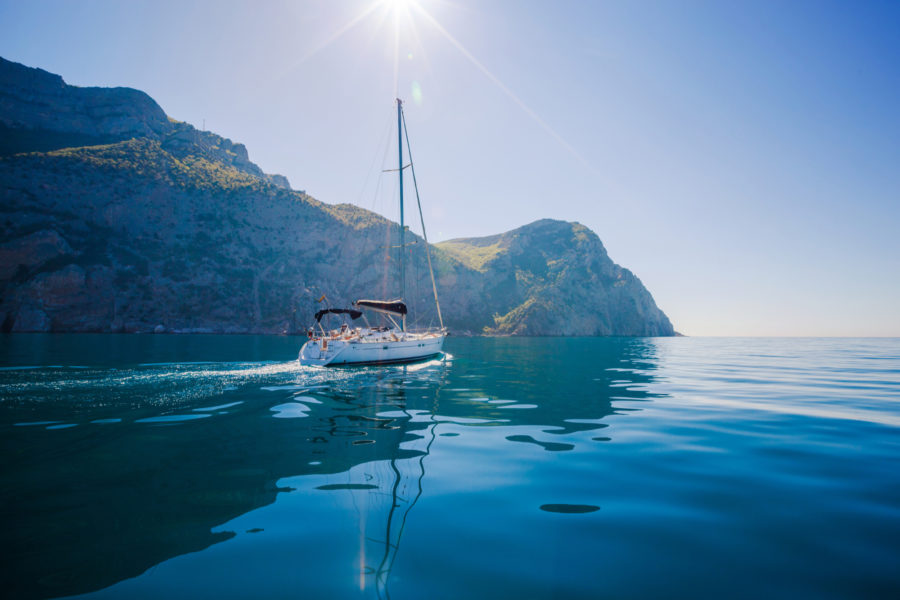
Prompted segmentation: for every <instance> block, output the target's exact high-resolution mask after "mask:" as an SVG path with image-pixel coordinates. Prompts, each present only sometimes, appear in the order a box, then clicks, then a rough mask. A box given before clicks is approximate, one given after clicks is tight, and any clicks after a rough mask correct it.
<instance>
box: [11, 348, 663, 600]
mask: <svg viewBox="0 0 900 600" xmlns="http://www.w3.org/2000/svg"><path fill="white" fill-rule="evenodd" d="M8 339H9V342H10V343H9V344H7V345H6V346H5V348H4V354H3V355H2V358H3V359H4V364H5V365H8V367H7V369H6V370H4V371H2V375H0V391H2V397H3V401H4V402H3V404H2V416H3V420H2V428H3V433H4V435H3V438H2V439H3V441H2V444H3V448H2V451H3V455H4V457H7V461H6V464H5V465H4V468H3V475H4V477H3V487H2V501H3V510H4V514H5V515H7V517H8V518H7V519H6V522H7V527H6V528H5V530H4V533H3V534H2V535H3V538H4V539H3V540H2V541H3V543H4V545H5V547H7V548H11V549H12V550H13V551H12V552H11V553H10V556H9V557H8V559H7V560H6V561H4V563H3V567H2V569H3V578H4V581H6V582H8V584H7V591H8V593H10V595H11V596H12V597H22V598H51V597H59V596H66V595H72V594H82V593H91V595H92V596H96V597H110V598H113V597H133V596H162V595H174V596H180V597H184V596H198V597H199V596H205V595H210V594H212V593H215V594H216V595H218V596H222V597H246V596H248V595H249V596H252V595H262V596H280V595H285V594H286V590H293V591H296V593H297V594H298V595H305V594H308V595H312V596H319V595H321V596H324V595H329V596H332V597H333V596H337V597H343V596H354V595H358V594H359V592H360V590H362V591H363V592H364V593H365V594H366V595H368V594H372V595H374V596H377V597H384V598H387V597H390V596H391V591H394V593H395V594H396V591H395V590H393V588H395V587H396V586H398V585H399V586H400V587H401V588H403V591H402V592H401V595H402V596H403V597H411V595H412V596H415V595H416V594H415V590H416V589H419V588H420V583H421V582H418V583H417V581H416V578H415V576H414V575H412V576H411V574H412V573H414V572H415V565H418V564H420V563H421V561H423V560H428V556H429V555H433V556H434V557H435V558H438V556H439V555H440V554H441V553H442V552H444V551H446V549H448V548H456V550H457V551H458V550H462V548H458V547H456V543H457V542H456V541H453V540H448V539H446V537H444V538H443V539H432V537H431V536H432V535H434V534H435V533H436V532H442V535H443V534H446V528H447V527H450V528H451V529H453V528H454V525H453V523H454V522H459V523H466V525H464V526H461V527H460V528H459V530H458V531H457V532H456V533H459V534H460V540H461V541H464V542H465V543H466V544H468V543H469V542H471V541H474V543H476V544H478V543H480V542H479V538H481V537H482V535H481V533H479V532H483V533H485V534H491V535H494V534H496V532H495V531H494V526H495V525H496V524H497V523H499V522H502V519H503V518H504V515H509V514H510V510H509V507H512V512H513V514H514V513H515V512H516V511H519V510H527V511H535V510H538V514H539V513H540V511H539V509H540V508H543V509H544V510H554V508H553V507H557V508H558V507H562V509H560V511H561V512H565V511H566V510H567V509H566V507H571V506H583V505H585V504H589V503H586V502H582V503H575V502H573V503H567V502H565V501H566V500H570V499H571V498H567V497H566V496H573V497H575V498H574V499H575V500H578V499H579V498H578V497H579V496H581V495H583V494H578V493H559V494H557V493H552V490H548V493H547V494H540V497H532V496H531V495H530V494H527V493H526V494H524V495H523V494H522V492H523V490H522V487H521V486H522V484H523V483H524V482H528V481H529V476H528V475H527V473H522V472H519V471H520V470H521V469H522V467H523V466H527V465H528V464H529V463H528V461H529V460H534V459H536V458H537V462H536V463H535V464H536V465H539V464H540V463H541V462H542V459H539V458H538V455H535V454H534V453H535V451H537V452H538V453H544V454H546V455H547V456H552V455H558V454H559V453H560V452H567V451H572V450H575V449H576V446H579V445H582V446H583V445H585V444H587V445H588V446H592V445H597V444H598V442H604V441H606V440H608V439H609V437H608V436H600V437H596V435H595V434H596V432H597V431H598V430H601V429H603V428H605V427H606V424H605V423H603V422H601V421H602V420H603V419H604V418H605V417H606V416H608V415H610V414H612V413H613V412H614V411H613V408H612V401H613V400H614V399H617V400H621V401H626V400H644V399H646V398H648V397H649V394H648V393H647V392H646V391H645V390H644V389H643V385H644V384H645V383H647V382H649V381H651V379H652V375H651V373H652V370H653V368H654V345H653V343H652V342H648V341H640V340H618V341H605V342H603V343H601V344H599V345H597V344H596V340H594V341H593V342H591V343H589V344H588V345H585V344H586V342H585V341H583V340H550V341H548V340H502V339H498V340H485V339H476V340H466V339H454V340H452V345H453V346H454V347H456V348H457V349H459V350H458V354H459V358H452V357H449V356H447V357H444V358H442V359H440V360H432V361H428V362H423V363H418V364H414V365H408V366H397V367H389V368H385V367H368V368H348V369H335V370H322V369H310V368H302V367H299V366H298V365H297V364H296V362H293V361H291V362H249V363H248V362H234V361H232V360H230V359H233V358H235V357H238V356H247V355H248V348H247V344H248V343H249V342H252V344H253V346H252V350H253V352H254V353H255V355H256V356H258V357H260V358H268V357H276V356H278V355H279V354H281V355H285V354H286V355H288V356H289V355H290V354H287V353H288V352H292V351H293V348H292V346H291V344H293V343H294V341H293V340H292V339H290V338H274V339H271V338H246V337H240V338H228V337H210V338H192V339H190V340H185V339H181V338H177V337H167V338H158V337H156V338H137V337H131V338H127V337H122V336H31V337H29V336H10V337H9V338H8ZM288 342H289V343H288ZM167 345H168V346H167ZM585 351H590V352H591V353H592V357H593V358H592V360H593V362H592V364H591V368H590V369H580V370H577V369H576V370H572V369H571V368H570V367H571V365H570V364H569V357H570V356H572V355H573V353H575V355H577V354H578V353H583V352H585ZM169 357H175V358H176V359H177V360H174V361H166V360H165V359H166V358H169ZM160 359H162V360H160ZM204 359H206V360H204ZM198 361H202V362H198ZM47 364H52V365H55V366H46V365H47ZM10 367H12V368H10ZM24 367H37V368H24ZM562 373H567V376H565V377H557V376H556V375H557V374H562ZM631 406H633V405H631ZM623 410H625V409H623ZM504 448H506V449H508V450H504ZM514 448H521V450H513V449H514ZM436 449H439V450H440V453H439V456H437V457H435V456H433V454H434V451H435V450H436ZM509 450H512V452H510V451H509ZM548 453H549V454H548ZM573 454H576V453H573ZM529 457H530V458H529ZM433 459H434V462H432V461H433ZM426 471H428V472H429V475H428V476H426ZM533 475H534V477H536V478H538V480H539V479H540V478H541V477H542V475H541V474H540V473H539V472H537V471H534V473H533ZM522 477H525V479H522ZM546 483H547V484H548V486H556V485H557V483H558V482H555V481H553V480H552V479H549V480H546ZM563 487H564V486H563ZM560 496H562V497H560ZM426 500H427V502H426ZM582 500H583V498H582ZM419 507H422V508H423V511H422V513H421V515H420V516H419V517H417V515H416V511H417V510H418V508H419ZM485 507H487V508H489V509H490V510H487V511H484V510H482V509H484V508H485ZM547 507H551V508H549V509H548V508H547ZM495 508H500V510H499V512H497V511H495V510H494V509H495ZM414 509H416V510H414ZM435 511H437V513H435ZM573 512H574V511H573ZM485 519H486V520H485ZM413 523H415V526H412V524H413ZM473 527H474V528H475V529H474V530H473ZM473 531H474V533H475V535H474V536H473V535H472V533H473ZM410 534H412V535H413V536H414V539H413V541H412V544H411V547H407V548H406V549H405V554H404V553H403V552H401V549H402V548H404V541H405V540H406V539H407V538H408V536H409V535H410ZM223 542H224V543H223ZM491 543H496V541H494V542H491ZM476 548H477V546H476ZM462 551H463V552H465V553H470V554H472V556H473V557H474V556H477V554H478V552H477V550H476V549H475V548H472V547H468V546H467V547H466V548H465V549H464V550H462ZM398 560H399V561H401V562H404V563H405V564H407V568H406V569H404V570H403V573H404V574H403V575H400V574H398V572H397V565H398ZM444 560H448V559H444ZM459 560H460V557H459V556H457V557H455V558H454V559H453V560H452V561H449V562H448V563H447V564H448V568H451V569H452V567H450V566H449V565H450V563H452V562H454V561H455V562H457V563H458V561H459ZM457 566H458V565H457ZM151 567H152V568H151ZM410 568H413V572H411V571H410V570H409V569H410ZM458 591H461V590H458Z"/></svg>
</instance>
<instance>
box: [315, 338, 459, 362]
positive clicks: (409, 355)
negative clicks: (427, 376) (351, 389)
mask: <svg viewBox="0 0 900 600" xmlns="http://www.w3.org/2000/svg"><path fill="white" fill-rule="evenodd" d="M395 337H396V336H395ZM444 337H445V336H444V335H443V334H415V333H413V334H402V335H401V337H400V339H397V340H393V339H365V338H363V339H358V338H355V339H326V340H322V339H313V340H310V341H308V342H306V343H305V344H303V347H302V348H301V349H300V357H299V360H300V364H302V365H313V366H320V367H329V366H338V365H383V364H391V363H405V362H414V361H417V360H423V359H426V358H430V357H432V356H435V355H437V354H440V353H441V351H442V350H443V347H444Z"/></svg>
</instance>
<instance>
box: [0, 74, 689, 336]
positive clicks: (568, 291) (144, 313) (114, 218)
mask: <svg viewBox="0 0 900 600" xmlns="http://www.w3.org/2000/svg"><path fill="white" fill-rule="evenodd" d="M0 127H2V128H3V130H2V131H0V134H2V136H0V138H2V139H3V140H4V141H3V144H2V152H0V154H4V155H5V156H2V157H0V323H2V329H3V330H5V331H185V332H187V331H212V332H270V333H292V332H298V331H302V330H304V329H305V327H306V326H307V325H308V324H309V322H310V320H311V318H312V314H313V313H314V312H315V310H316V309H317V308H318V307H319V306H320V305H317V303H316V299H318V298H319V297H320V296H321V295H322V294H326V295H327V296H328V298H329V300H330V301H331V303H332V304H336V305H346V304H347V303H349V302H350V301H351V300H353V299H355V298H359V297H372V296H375V297H385V298H387V297H392V296H395V295H396V294H397V290H396V288H395V286H394V282H395V281H396V272H397V256H396V250H390V249H389V248H390V247H391V246H393V245H396V244H397V240H396V237H397V226H396V224H394V223H391V222H389V221H388V220H386V219H384V218H383V217H381V216H379V215H377V214H374V213H372V212H369V211H366V210H363V209H360V208H358V207H355V206H350V205H337V206H334V205H327V204H324V203H321V202H319V201H317V200H315V199H314V198H311V197H310V196H308V195H306V194H304V193H302V192H297V191H294V190H291V189H290V187H289V186H288V184H287V180H286V179H284V178H283V177H281V176H272V175H266V174H265V173H263V172H262V171H261V170H260V169H259V167H257V166H256V165H255V164H253V163H252V162H250V161H249V158H248V156H247V151H246V149H245V148H244V147H243V145H241V144H235V143H233V142H231V141H230V140H227V139H224V138H222V137H219V136H217V135H215V134H212V133H208V132H202V131H198V130H197V129H195V128H193V127H192V126H190V125H188V124H186V123H178V122H175V121H172V120H170V119H169V118H168V117H166V116H165V113H164V112H163V111H162V109H161V108H160V107H159V106H158V105H157V104H156V103H155V102H154V101H153V100H152V99H151V98H150V97H149V96H147V95H146V94H143V93H142V92H138V91H136V90H129V89H125V88H114V89H111V90H110V89H105V88H75V87H73V86H68V85H66V84H65V83H64V82H63V80H62V78H60V77H58V76H56V75H52V74H50V73H46V72H44V71H40V70H38V69H29V68H28V67H23V66H22V65H17V64H15V63H11V62H9V61H3V60H2V59H0ZM418 242H419V243H418V244H415V245H413V246H411V248H410V250H409V258H410V260H409V266H408V269H409V270H408V272H407V281H408V289H407V299H408V301H409V298H416V300H415V301H409V304H411V317H412V319H413V320H415V321H418V322H419V323H420V324H433V323H435V322H436V315H435V312H434V308H433V300H432V299H431V296H430V291H431V284H430V282H429V279H428V271H427V265H426V262H425V255H424V243H423V242H422V240H418ZM432 250H433V253H434V254H433V258H434V262H435V266H436V270H437V277H438V289H439V293H440V295H441V305H442V309H443V314H444V319H445V322H446V324H447V325H448V326H449V327H450V328H451V329H452V330H453V331H455V332H456V333H473V334H479V333H492V334H501V335H505V334H528V335H672V334H673V330H672V325H671V324H670V323H669V321H668V319H667V318H666V316H665V315H664V314H663V313H662V312H661V311H660V310H659V309H658V308H657V307H656V305H655V304H654V302H653V299H652V297H651V296H650V294H649V292H647V290H646V289H645V288H644V287H643V285H642V284H641V283H640V281H639V280H638V279H637V278H636V277H634V275H632V274H631V273H630V272H629V271H628V270H627V269H623V268H621V267H619V266H618V265H616V264H614V263H613V262H612V261H611V260H610V259H609V257H608V256H607V254H606V251H605V249H604V248H603V245H602V243H601V242H600V240H599V238H597V236H596V235H595V234H594V233H593V232H591V231H590V230H588V229H587V228H585V227H584V226H582V225H579V224H577V223H565V222H561V221H551V220H542V221H538V222H536V223H532V224H530V225H526V226H524V227H520V228H519V229H516V230H513V231H510V232H507V233H504V234H500V235H497V236H491V237H489V238H477V239H461V240H452V241H450V242H445V243H442V244H438V245H437V246H434V247H433V248H432Z"/></svg>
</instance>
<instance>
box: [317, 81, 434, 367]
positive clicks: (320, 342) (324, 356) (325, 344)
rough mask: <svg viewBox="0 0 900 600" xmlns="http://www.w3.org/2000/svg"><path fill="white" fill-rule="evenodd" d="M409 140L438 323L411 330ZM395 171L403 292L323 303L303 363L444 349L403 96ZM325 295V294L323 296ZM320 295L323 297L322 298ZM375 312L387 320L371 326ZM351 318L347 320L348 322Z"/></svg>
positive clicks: (365, 361) (392, 358)
mask: <svg viewBox="0 0 900 600" xmlns="http://www.w3.org/2000/svg"><path fill="white" fill-rule="evenodd" d="M404 137H405V139H406V148H407V153H408V154H409V164H408V165H406V167H409V168H410V172H411V174H412V178H413V185H414V187H415V191H416V203H417V204H418V208H419V219H420V221H421V224H422V237H423V238H424V241H425V256H426V257H427V259H428V273H429V274H430V275H431V288H432V291H433V292H434V304H435V308H436V309H437V317H438V322H439V324H440V326H439V327H437V328H428V329H417V330H410V329H408V328H407V326H406V316H407V313H408V309H407V306H406V303H405V302H404V299H403V298H404V294H405V287H406V281H405V280H406V243H405V233H406V226H405V225H404V222H403V218H404V217H403V171H404V169H406V167H404V166H403V141H404ZM397 146H398V162H399V164H398V165H397V171H398V173H399V177H400V246H399V249H400V260H399V263H400V273H399V280H400V286H399V287H400V297H399V298H395V299H389V300H367V299H359V300H356V301H355V302H353V303H352V304H353V308H324V309H322V310H320V311H318V312H316V315H315V320H316V322H315V324H313V326H312V327H310V328H309V329H308V331H307V336H308V337H309V339H308V340H307V342H306V343H305V344H303V347H302V348H301V349H300V357H299V360H300V364H302V365H313V366H320V367H330V366H338V365H373V364H375V365H379V364H396V363H406V362H415V361H419V360H424V359H426V358H432V357H434V356H437V355H439V354H440V353H441V351H442V349H443V346H444V338H446V336H447V333H448V331H447V328H446V327H444V320H443V318H442V316H441V305H440V303H439V302H438V295H437V284H436V283H435V280H434V269H433V268H432V266H431V251H430V249H429V247H428V236H427V235H426V233H425V218H424V216H422V204H421V202H420V201H419V186H418V183H416V170H415V167H414V166H413V162H412V152H411V151H410V149H409V133H408V132H407V130H406V119H405V117H404V115H403V101H402V100H400V99H399V98H398V99H397ZM323 298H324V296H323ZM320 300H321V299H320ZM370 313H375V314H378V315H382V316H383V317H384V318H385V322H386V323H388V324H386V325H377V326H373V325H371V324H370V323H369V320H368V316H367V314H370ZM328 315H339V316H341V317H342V318H343V319H344V322H343V323H342V324H341V325H340V327H339V328H337V329H327V330H326V329H325V327H324V326H323V324H322V320H323V318H324V317H326V316H328ZM360 318H362V319H363V323H364V324H363V325H360V326H354V323H353V322H354V321H357V320H358V319H360ZM348 321H349V322H348Z"/></svg>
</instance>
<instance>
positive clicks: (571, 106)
mask: <svg viewBox="0 0 900 600" xmlns="http://www.w3.org/2000/svg"><path fill="white" fill-rule="evenodd" d="M402 4H404V5H405V6H401V7H400V8H399V10H397V9H395V7H393V6H392V5H390V4H384V3H378V2H375V3H373V2H371V1H368V0H359V1H355V0H346V1H340V0H321V1H319V0H309V1H305V2H304V1H293V2H288V1H265V2H253V3H250V2H227V1H221V0H220V1H215V2H213V1H210V2H192V1H190V0H181V1H173V2H169V1H160V0H154V1H152V2H135V1H129V2H120V1H80V2H74V1H60V2H49V1H40V0H30V1H28V2H24V1H21V0H13V1H7V0H2V1H0V55H2V56H3V57H5V58H7V59H10V60H14V61H18V62H22V63H24V64H27V65H29V66H36V67H41V68H43V69H46V70H48V71H51V72H54V73H59V74H60V75H62V76H63V77H64V78H65V80H66V81H67V82H68V83H70V84H75V85H83V86H88V85H101V86H129V87H134V88H138V89H141V90H144V91H146V92H147V93H149V94H150V95H151V96H153V97H154V98H155V99H156V100H157V102H159V104H160V105H161V106H162V107H163V109H165V111H166V112H167V113H168V114H169V115H170V116H172V117H174V118H176V119H180V120H184V121H189V122H191V123H193V124H195V125H197V126H198V127H199V126H201V125H202V124H203V122H204V120H205V122H206V127H207V129H210V130H212V131H215V132H217V133H219V134H221V135H224V136H226V137H229V138H231V139H233V140H235V141H240V142H243V143H245V144H246V145H247V148H248V149H249V152H250V158H251V159H252V160H253V161H255V162H256V163H257V164H259V165H260V166H261V167H262V168H263V169H264V170H265V171H267V172H275V173H282V174H284V175H287V176H288V178H289V179H290V180H291V183H292V184H293V186H294V187H295V188H297V189H304V190H306V191H307V192H309V193H310V194H312V195H313V196H315V197H316V198H318V199H320V200H322V201H324V202H330V203H339V202H352V203H356V204H359V205H361V206H363V207H365V208H374V209H375V210H378V211H379V212H382V213H383V214H385V215H387V216H388V217H390V218H393V219H396V218H397V211H396V208H394V207H393V205H392V199H391V196H390V194H391V193H392V192H393V183H392V182H390V181H387V182H384V183H383V184H382V188H381V189H382V191H384V192H386V194H383V195H382V196H379V197H376V194H375V191H376V188H377V186H376V182H377V181H378V176H377V173H376V171H379V170H380V169H381V168H382V157H383V156H384V154H385V148H386V147H385V145H384V144H385V141H384V140H385V139H386V131H387V130H386V127H387V126H388V124H389V120H390V118H391V114H392V108H393V105H392V101H393V98H394V97H395V95H396V90H397V89H399V93H400V95H401V96H402V97H403V98H404V99H406V101H407V122H408V125H409V130H410V134H411V142H412V144H413V152H414V156H415V158H416V169H417V175H418V177H419V184H420V188H421V191H422V194H423V202H424V204H425V206H426V208H425V217H426V222H427V224H428V227H429V230H430V231H429V233H430V237H431V238H432V240H433V241H439V240H445V239H450V238H453V237H467V236H480V235H488V234H492V233H498V232H501V231H505V230H508V229H512V228H514V227H517V226H520V225H523V224H525V223H528V222H531V221H533V220H535V219H539V218H542V217H552V218H557V219H566V220H572V221H579V222H581V223H584V224H585V225H587V226H589V227H590V228H591V229H593V230H594V231H595V232H597V234H598V235H599V236H600V238H601V239H602V240H603V242H604V244H605V245H606V247H607V250H608V251H609V254H610V256H611V257H612V258H613V260H615V261H616V262H618V263H619V264H621V265H623V266H625V267H628V268H629V269H631V270H633V271H634V272H635V273H636V274H637V275H638V277H640V278H641V280H642V281H643V282H644V284H645V285H646V286H647V287H648V288H649V289H650V291H651V292H652V293H653V295H654V297H655V299H656V301H657V303H658V304H659V306H660V307H661V308H662V309H663V310H665V311H666V313H667V314H668V315H669V317H670V318H671V319H672V321H673V323H674V324H675V326H676V329H678V330H679V331H682V332H684V333H686V334H691V335H893V336H900V34H898V32H900V2H895V1H891V2H850V1H847V2H839V3H833V2H826V1H812V2H800V1H787V2H785V1H777V2H760V1H750V0H747V1H745V2H730V1H713V2H700V1H685V2H676V1H674V0H672V1H668V2H649V1H648V2H626V1H620V2H582V1H570V2H569V1H553V2H551V1H549V0H548V1H542V2H537V1H527V0H478V1H476V0H454V1H452V2H451V1H447V0H419V1H418V2H416V3H413V2H406V3H402ZM397 24H399V27H397ZM397 32H399V41H397V40H398V38H397ZM394 153H395V150H388V157H389V158H388V162H389V163H390V162H391V161H392V160H394V159H393V156H394V155H395V154H394ZM385 166H386V167H389V166H391V165H390V164H387V165H385ZM384 196H386V197H384ZM379 198H380V199H379ZM413 216H414V215H413V214H408V218H410V217H413Z"/></svg>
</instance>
